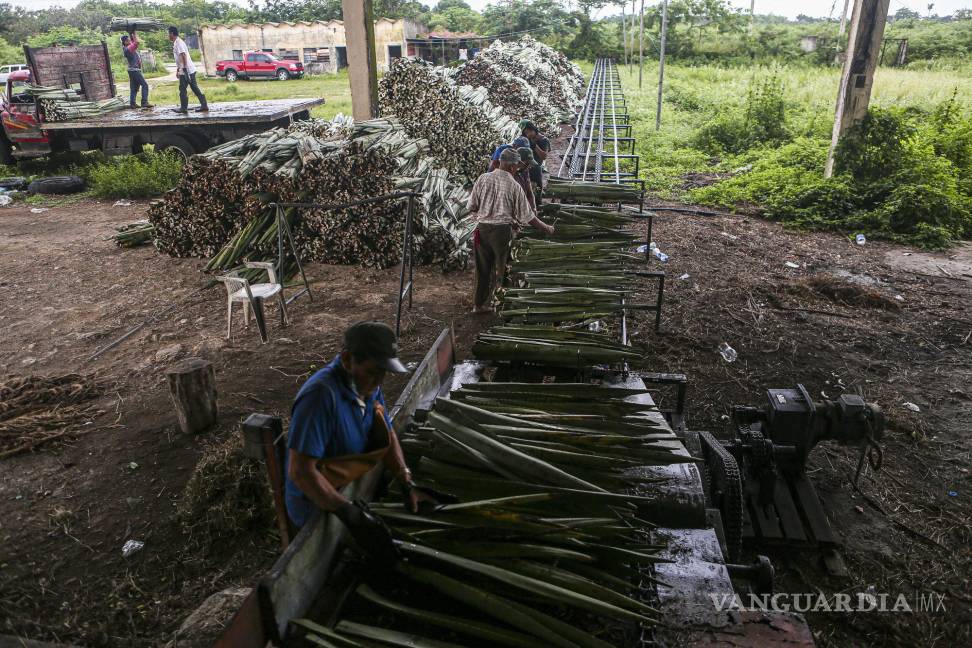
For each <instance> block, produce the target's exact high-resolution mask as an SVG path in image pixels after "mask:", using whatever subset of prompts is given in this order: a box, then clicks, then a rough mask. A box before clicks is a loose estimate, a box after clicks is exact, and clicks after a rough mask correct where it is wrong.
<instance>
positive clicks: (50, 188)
mask: <svg viewBox="0 0 972 648" xmlns="http://www.w3.org/2000/svg"><path fill="white" fill-rule="evenodd" d="M86 186H87V185H85V182H84V179H83V178H79V177H78V176H51V177H50V178H40V179H39V180H34V181H33V182H31V183H30V185H29V186H28V187H27V191H29V192H31V193H36V194H72V193H78V192H79V191H84V189H85V187H86Z"/></svg>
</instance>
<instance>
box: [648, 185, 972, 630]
mask: <svg viewBox="0 0 972 648" xmlns="http://www.w3.org/2000/svg"><path fill="white" fill-rule="evenodd" d="M659 204H663V203H659ZM654 238H655V240H656V241H657V242H658V244H659V247H660V248H661V249H662V251H664V252H665V253H667V254H669V255H670V257H671V259H670V260H669V262H668V263H667V264H665V265H664V269H665V271H666V274H667V280H668V284H667V285H666V291H665V296H666V300H665V308H664V319H663V332H662V334H661V335H655V334H654V333H653V332H652V330H651V324H652V323H653V322H650V321H647V320H646V321H642V322H641V323H640V325H638V324H635V325H634V328H635V329H636V330H639V333H638V336H637V337H635V340H636V341H637V340H641V341H644V342H646V343H647V344H648V345H649V348H650V349H651V356H652V357H654V358H657V363H658V366H657V370H658V371H677V372H682V373H685V374H687V375H688V378H689V390H688V402H689V406H688V407H689V424H690V426H691V427H693V428H695V429H708V430H711V431H715V432H717V433H718V432H723V431H725V428H726V423H727V419H726V417H727V416H728V414H729V413H730V407H731V406H732V405H733V404H740V405H756V406H760V407H762V406H763V405H764V404H765V402H766V396H765V390H766V389H769V388H792V387H795V386H796V384H797V383H803V384H804V385H805V386H806V387H807V389H808V390H809V392H810V394H811V395H813V396H814V397H817V396H822V395H826V396H828V397H830V398H836V397H837V396H838V395H839V394H841V393H842V392H851V393H860V394H861V395H863V396H864V398H865V399H866V400H867V401H869V402H873V403H877V404H878V405H880V406H881V408H882V409H883V411H884V412H885V414H886V416H887V418H888V430H887V431H886V432H885V435H884V441H883V446H884V465H883V468H882V469H881V470H880V471H879V472H877V473H874V472H866V473H865V476H864V477H863V478H862V480H861V483H860V490H861V492H860V493H858V492H855V490H854V489H853V488H852V486H851V479H852V476H853V474H854V471H855V469H856V466H857V459H858V452H857V450H856V449H850V448H845V447H841V446H839V445H836V444H833V443H825V444H821V445H819V446H818V447H817V449H816V450H815V451H814V453H813V454H812V455H811V458H810V468H809V472H810V474H811V479H812V480H813V481H814V483H815V485H816V488H817V491H818V493H819V494H820V496H821V499H822V501H823V504H824V507H825V509H826V511H827V513H828V515H829V516H830V520H831V525H832V527H833V528H834V529H836V530H837V531H838V533H840V534H842V535H843V537H844V541H845V543H846V548H845V551H844V552H843V554H844V557H845V560H846V563H847V567H848V570H849V572H850V576H849V577H847V578H833V577H829V576H828V575H827V573H826V572H825V571H824V570H823V569H822V565H821V564H820V560H819V557H818V556H814V555H813V554H809V553H800V552H794V551H785V552H781V551H776V552H774V551H770V550H760V551H759V552H760V553H766V554H768V555H769V556H770V557H771V558H772V559H773V561H774V565H775V566H776V569H777V576H778V581H777V588H776V591H779V592H788V593H814V594H815V593H817V592H824V593H826V594H828V595H832V594H835V593H838V592H843V593H851V594H852V596H855V600H856V593H858V592H873V593H876V594H882V593H886V594H888V595H890V600H891V602H892V605H893V603H894V601H895V600H896V598H897V595H898V594H899V593H902V594H905V595H906V596H907V598H908V600H909V601H910V602H911V604H912V605H913V606H915V600H916V599H915V597H916V596H920V595H922V594H924V595H926V598H927V599H932V598H933V597H932V596H931V593H933V592H934V593H938V594H944V601H943V603H944V610H945V611H943V610H942V609H940V608H939V607H938V606H937V605H936V606H935V609H934V610H932V611H930V612H923V613H919V612H916V613H914V614H907V613H901V614H895V613H875V612H871V613H858V614H847V613H829V614H828V613H823V612H818V613H816V614H813V613H811V614H809V615H808V618H809V621H810V625H811V628H812V629H813V631H814V636H815V638H816V640H817V642H818V644H819V645H822V646H849V645H854V646H863V645H902V646H916V645H922V646H958V645H972V584H970V579H972V550H970V546H969V545H970V542H972V517H970V513H972V497H970V494H972V493H970V491H972V481H970V476H969V458H970V451H972V340H970V338H972V300H970V297H972V244H968V243H966V244H963V245H961V246H959V247H957V248H955V249H953V250H951V251H950V252H949V253H947V254H940V253H936V254H928V253H923V252H921V251H919V250H914V249H910V248H906V247H902V246H899V245H891V244H888V243H882V242H875V241H869V242H867V243H866V244H865V245H864V246H863V247H862V246H859V245H857V244H856V243H854V241H853V236H841V235H832V234H820V233H816V234H806V233H799V232H790V231H787V230H785V229H784V228H783V227H782V226H781V225H780V224H778V223H770V222H767V221H764V220H761V219H759V218H751V217H746V216H744V215H727V216H698V215H691V214H683V213H672V212H663V211H662V212H659V216H658V218H657V220H656V221H655V237H654ZM787 264H791V265H796V266H797V267H790V266H788V265H787ZM655 265H656V266H657V265H659V264H657V263H656V264H655ZM722 342H726V343H728V344H729V345H730V346H732V347H733V348H734V349H735V350H736V351H737V353H738V359H737V360H736V361H735V362H732V363H729V362H726V361H725V360H723V358H722V356H721V355H720V354H719V352H718V346H719V344H720V343H722ZM906 403H912V404H914V405H917V407H918V408H919V409H920V412H913V411H911V410H910V409H908V407H907V406H906V405H905V404H906ZM754 553H755V549H754V550H753V551H751V555H752V554H754ZM934 600H936V601H937V599H934Z"/></svg>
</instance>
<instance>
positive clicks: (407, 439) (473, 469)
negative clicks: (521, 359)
mask: <svg viewBox="0 0 972 648" xmlns="http://www.w3.org/2000/svg"><path fill="white" fill-rule="evenodd" d="M640 393H643V390H633V389H615V388H610V387H603V386H595V385H590V384H558V383H553V384H540V385H535V384H519V383H476V384H470V385H464V386H463V387H462V388H461V389H459V390H457V391H454V392H452V394H451V398H450V399H442V398H440V399H437V400H436V402H435V404H434V407H433V408H432V411H431V413H430V415H429V417H428V420H427V423H426V424H425V425H424V426H421V427H419V428H416V429H414V430H412V431H409V432H406V433H404V434H403V435H402V440H401V442H402V446H403V448H404V450H405V452H406V453H407V454H408V455H409V456H410V462H409V463H410V464H412V465H414V466H415V467H416V478H417V480H418V481H419V482H420V483H424V484H428V485H431V486H434V487H436V488H438V489H439V490H442V491H444V492H452V493H455V494H456V495H457V496H458V497H459V499H460V502H461V503H459V504H452V505H447V506H445V507H443V508H442V509H441V510H439V511H437V512H436V513H435V514H434V515H428V516H420V515H413V514H411V513H410V512H408V511H406V510H405V509H404V507H403V506H402V505H401V504H399V503H397V502H396V503H377V504H372V506H371V508H372V511H373V512H375V513H377V514H378V515H379V516H381V517H382V518H383V519H384V520H385V521H386V522H387V523H388V524H389V526H390V527H391V528H392V529H393V533H394V535H395V536H396V538H398V539H399V540H400V543H399V546H400V548H401V550H402V553H403V554H404V557H405V558H406V561H405V562H401V563H399V564H398V565H397V566H396V568H395V570H396V575H395V576H396V577H395V578H389V577H388V575H387V574H383V575H382V576H381V578H380V579H378V578H368V577H367V576H365V580H364V583H362V584H360V585H357V586H356V588H355V591H354V595H353V596H352V597H350V598H349V599H348V602H347V603H346V604H345V606H344V608H343V609H342V610H341V611H340V620H339V621H338V622H337V623H336V624H334V625H333V626H331V627H326V626H323V625H321V624H318V623H315V622H313V621H310V620H307V619H300V620H296V621H294V623H295V625H296V626H299V628H300V631H301V632H303V633H305V635H306V636H307V637H308V639H310V640H311V641H312V642H314V643H318V644H319V645H338V646H352V645H370V644H367V643H364V644H362V643H354V642H368V641H379V642H382V643H383V644H386V643H387V644H391V645H402V646H406V645H407V646H430V647H431V646H434V647H436V648H440V647H442V646H451V647H456V646H469V647H478V646H483V647H485V646H490V647H494V646H514V647H518V648H519V647H522V648H527V647H533V646H538V645H550V646H558V647H563V648H568V647H573V648H576V647H578V646H580V647H583V648H608V647H610V646H627V645H633V644H634V643H635V640H634V638H635V637H637V636H639V634H640V631H641V630H642V629H643V627H644V626H646V625H652V624H655V623H657V622H658V621H659V620H660V617H659V612H658V611H657V610H655V609H653V608H651V607H650V606H649V605H647V604H646V603H645V602H643V601H642V600H641V597H642V596H643V595H644V594H645V593H644V592H639V591H637V590H636V586H635V584H634V583H633V582H632V574H633V573H634V572H635V570H636V569H638V570H641V571H647V570H650V568H651V566H652V565H654V564H657V563H659V562H666V560H665V559H663V558H661V557H660V556H659V551H660V550H663V549H664V548H665V547H664V546H658V545H650V544H648V543H647V542H646V536H647V534H646V531H648V530H649V529H650V528H651V523H650V521H648V520H646V519H647V518H650V517H651V514H650V511H651V508H650V507H651V506H652V504H653V499H652V498H651V497H650V496H646V495H634V494H631V492H632V489H639V490H640V491H642V492H650V488H651V487H652V485H653V484H654V483H655V482H656V481H657V479H655V478H649V477H646V476H645V474H644V472H643V471H639V470H634V469H636V468H638V467H641V466H650V465H669V464H672V463H687V462H694V461H695V460H694V459H693V458H691V457H690V456H688V454H687V453H686V452H685V450H684V447H683V446H682V445H681V443H680V442H679V441H678V440H677V438H676V437H675V436H674V434H672V432H671V431H670V430H668V429H667V428H666V427H664V426H663V425H662V424H661V423H660V422H658V421H657V419H652V418H650V416H652V415H653V410H654V407H653V406H650V405H645V404H643V403H637V402H630V397H632V396H634V395H636V394H640ZM639 580H641V575H640V574H639ZM645 580H647V581H650V582H653V583H654V584H655V585H656V586H658V587H666V586H667V585H666V584H665V583H661V582H659V581H657V580H656V579H654V578H652V577H651V576H650V575H649V576H648V577H647V578H646V579H645Z"/></svg>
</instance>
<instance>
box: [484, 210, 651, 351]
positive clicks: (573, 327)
mask: <svg viewBox="0 0 972 648" xmlns="http://www.w3.org/2000/svg"><path fill="white" fill-rule="evenodd" d="M541 211H542V214H543V216H544V218H545V219H547V220H548V221H550V222H552V223H554V224H555V227H556V231H555V233H554V235H553V236H552V237H550V238H548V239H534V238H529V237H524V238H521V239H519V240H517V241H516V243H515V244H514V248H513V255H512V269H511V271H512V281H511V283H512V287H510V288H507V289H504V290H501V291H500V292H499V314H500V316H501V317H502V318H503V320H504V324H503V325H501V326H495V327H492V328H490V329H489V330H487V331H486V332H484V333H481V334H480V335H479V336H478V337H477V339H476V342H475V344H474V346H473V353H474V354H475V355H476V357H478V358H480V359H482V360H490V361H497V362H529V363H534V364H543V365H548V366H556V367H567V368H575V369H581V368H585V367H588V366H591V365H603V364H618V363H624V362H627V363H631V364H642V363H644V360H645V359H644V354H643V351H642V350H640V349H638V348H635V347H631V346H628V345H626V344H622V343H621V342H620V341H618V340H616V339H614V338H613V337H612V336H611V335H609V334H608V332H607V331H606V330H602V331H591V330H587V329H588V326H589V325H591V324H594V323H595V322H600V321H601V320H604V319H608V318H612V317H615V316H618V315H621V314H622V313H623V312H625V311H628V310H631V309H646V308H651V307H652V306H653V305H652V304H643V303H638V302H637V301H635V299H636V294H635V293H636V291H635V288H634V285H635V282H634V281H633V280H634V279H635V278H636V277H637V276H638V275H639V274H640V272H641V271H639V270H637V269H636V264H639V263H641V262H642V261H643V259H644V257H643V256H642V255H637V254H632V253H631V252H630V250H631V249H632V247H633V246H634V245H636V244H637V242H638V241H637V236H636V235H635V234H632V233H630V232H627V231H625V230H624V229H622V228H623V227H624V226H626V225H628V224H630V222H631V219H630V218H629V217H628V216H626V215H625V214H624V213H623V212H619V211H617V210H616V209H613V208H607V207H594V206H580V205H565V204H552V205H544V206H543V207H542V210H541Z"/></svg>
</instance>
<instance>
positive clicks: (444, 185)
mask: <svg viewBox="0 0 972 648" xmlns="http://www.w3.org/2000/svg"><path fill="white" fill-rule="evenodd" d="M348 137H349V138H350V139H352V140H354V141H358V142H362V143H363V144H364V145H365V146H366V147H368V148H371V147H379V148H382V149H383V150H385V151H387V152H388V153H389V154H391V155H394V156H395V157H396V158H398V160H399V166H398V170H397V172H396V173H397V175H398V176H399V178H398V180H397V181H396V185H397V187H398V188H399V189H400V190H403V191H415V192H418V193H420V194H421V197H420V199H419V200H420V202H421V205H422V207H423V209H422V210H420V213H418V214H416V217H417V218H420V219H421V222H420V223H419V225H420V227H419V228H418V229H419V230H420V231H422V232H424V235H423V236H422V237H420V241H421V243H420V245H419V248H420V249H423V250H425V252H423V254H422V256H425V257H427V258H428V262H432V261H433V260H434V261H438V262H441V263H443V265H445V266H456V265H459V264H461V263H463V262H464V261H465V258H466V257H467V256H468V254H469V239H470V237H471V235H472V230H473V228H474V227H475V223H473V222H472V221H471V219H470V218H469V217H468V210H467V209H466V202H467V201H468V199H469V191H468V190H467V189H466V188H464V187H463V186H461V185H459V184H456V183H455V182H452V180H450V179H449V174H448V172H447V171H446V169H444V168H442V167H439V166H437V165H436V162H435V159H434V158H432V157H430V156H429V155H428V142H427V141H426V140H422V139H413V138H411V137H409V136H408V134H407V133H406V131H405V129H404V128H403V127H402V125H401V122H399V121H398V119H396V118H394V117H392V118H386V119H372V120H369V121H365V122H356V123H355V124H354V125H353V126H351V127H350V128H349V132H348ZM433 250H434V251H435V253H432V251H433Z"/></svg>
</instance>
